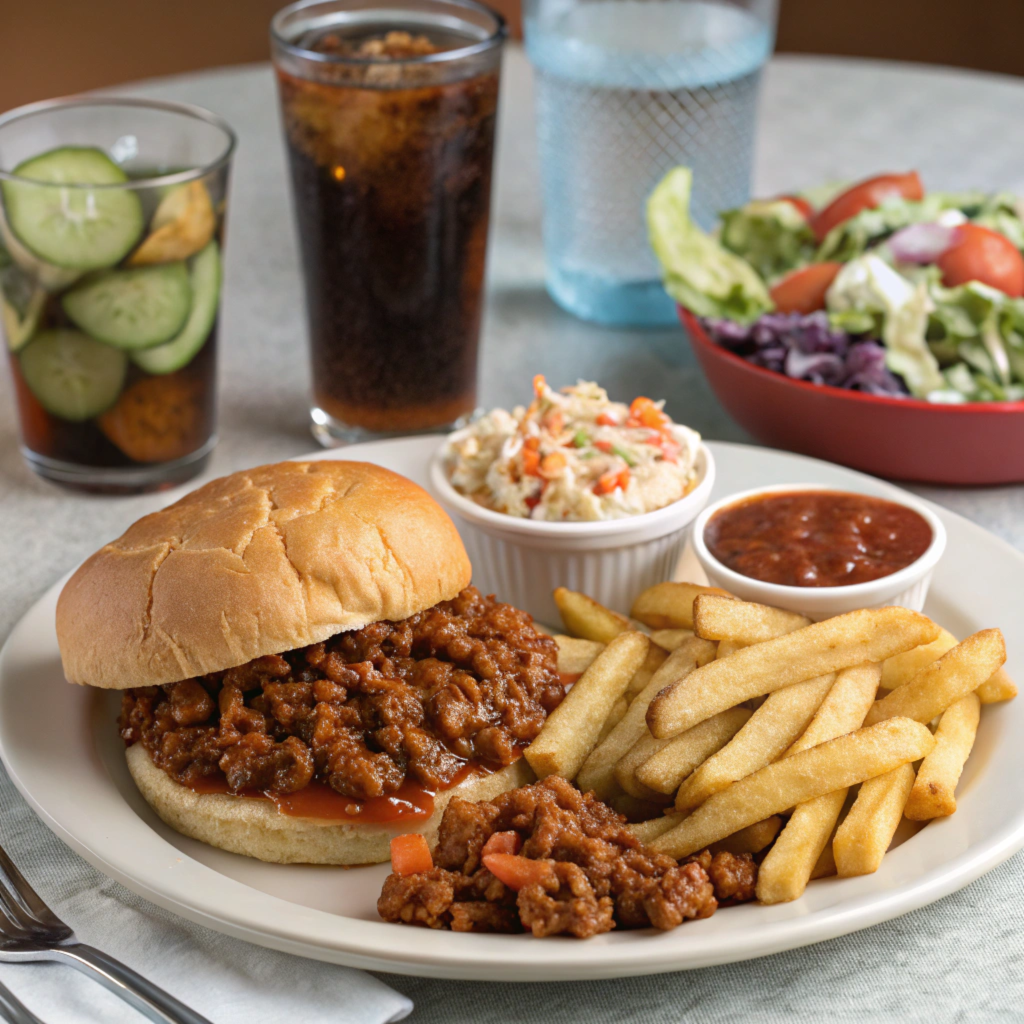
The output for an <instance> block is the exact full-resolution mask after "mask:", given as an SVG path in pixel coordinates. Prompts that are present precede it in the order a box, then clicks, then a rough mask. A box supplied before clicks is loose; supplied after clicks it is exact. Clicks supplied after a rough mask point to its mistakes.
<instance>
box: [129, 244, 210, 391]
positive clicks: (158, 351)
mask: <svg viewBox="0 0 1024 1024" xmlns="http://www.w3.org/2000/svg"><path fill="white" fill-rule="evenodd" d="M189 279H190V281H191V283H192V311H191V312H190V313H189V315H188V320H186V321H185V326H184V327H183V328H182V329H181V332H180V333H179V334H178V336H177V337H176V338H173V339H172V340H171V341H168V342H166V343H165V344H163V345H157V346H156V348H146V349H143V350H142V351H141V352H133V353H132V355H131V358H132V362H134V363H135V365H136V366H138V367H140V368H141V369H143V370H145V371H146V373H152V374H165V373H174V372H175V370H180V369H181V368H182V367H183V366H187V365H188V364H189V363H190V362H192V359H193V357H194V356H195V355H196V353H197V352H198V351H199V350H200V349H201V348H202V347H203V345H204V344H205V343H206V339H207V337H208V336H209V334H210V329H211V328H212V327H213V321H214V320H215V319H216V317H217V306H218V303H219V302H220V283H221V263H220V250H219V249H218V248H217V243H216V242H209V243H208V244H207V246H206V248H205V249H203V250H202V252H200V253H199V255H197V256H196V257H195V259H193V260H192V270H191V272H190V274H189Z"/></svg>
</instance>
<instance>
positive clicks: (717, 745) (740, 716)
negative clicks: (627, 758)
mask: <svg viewBox="0 0 1024 1024" xmlns="http://www.w3.org/2000/svg"><path fill="white" fill-rule="evenodd" d="M751 714H752V712H751V711H750V709H749V708H730V709H729V710H728V711H722V712H720V713H719V714H717V715H715V716H714V717H713V718H709V719H708V720H707V721H705V722H701V723H700V725H695V726H694V727H693V728H692V729H687V731H686V732H684V733H681V734H680V735H678V736H674V737H672V738H671V739H662V740H656V739H654V738H653V737H646V738H644V739H641V740H639V741H638V742H637V744H636V746H634V747H633V749H632V750H631V751H630V754H632V753H633V750H636V749H637V747H640V745H641V744H648V745H647V746H645V747H644V749H643V750H642V751H641V752H642V753H646V752H647V751H650V754H649V756H647V757H646V758H645V759H644V761H643V762H642V763H641V764H640V766H639V767H638V768H637V769H636V771H635V775H636V778H637V781H638V782H640V783H641V784H642V785H644V786H648V787H649V788H650V789H653V790H654V791H655V792H656V793H664V794H665V795H666V796H669V795H671V794H672V793H674V792H675V791H676V790H677V789H678V788H679V785H680V783H681V782H682V781H683V779H685V778H687V777H688V776H689V775H690V774H691V773H693V772H694V771H696V770H697V768H698V767H699V766H700V765H701V764H703V763H704V762H705V761H706V760H707V759H708V758H709V757H711V755H712V754H715V753H717V752H718V751H719V750H721V749H722V747H724V746H725V745H726V743H728V742H729V740H731V739H732V738H733V736H735V735H736V733H737V732H739V730H740V729H741V728H742V726H743V725H744V724H745V723H746V721H747V719H749V718H750V716H751Z"/></svg>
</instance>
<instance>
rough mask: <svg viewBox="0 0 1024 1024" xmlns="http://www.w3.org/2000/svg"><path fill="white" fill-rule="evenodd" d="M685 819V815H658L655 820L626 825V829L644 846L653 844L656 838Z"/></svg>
mask: <svg viewBox="0 0 1024 1024" xmlns="http://www.w3.org/2000/svg"><path fill="white" fill-rule="evenodd" d="M685 817H686V815H685V814H660V815H658V817H656V818H650V819H648V820H647V821H640V822H637V823H636V824H635V825H627V826H626V828H628V829H629V831H630V832H632V833H633V835H635V836H636V837H637V839H639V840H640V842H641V843H643V844H644V845H645V846H646V845H648V844H649V843H653V842H654V840H655V839H657V838H658V836H661V835H664V834H665V833H666V832H668V831H669V830H670V829H673V828H675V827H676V825H678V824H679V822H681V821H682V820H683V818H685Z"/></svg>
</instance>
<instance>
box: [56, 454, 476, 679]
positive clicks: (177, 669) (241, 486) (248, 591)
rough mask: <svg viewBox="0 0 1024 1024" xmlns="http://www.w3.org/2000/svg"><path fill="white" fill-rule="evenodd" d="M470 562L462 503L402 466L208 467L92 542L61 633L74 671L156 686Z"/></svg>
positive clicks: (301, 634)
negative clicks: (461, 529)
mask: <svg viewBox="0 0 1024 1024" xmlns="http://www.w3.org/2000/svg"><path fill="white" fill-rule="evenodd" d="M470 575H471V570H470V564H469V559H468V557H467V556H466V551H465V548H463V546H462V541H461V540H460V539H459V535H458V533H457V532H456V530H455V526H454V524H453V523H452V521H451V519H449V518H448V516H447V515H446V514H445V512H444V511H443V510H442V509H441V507H440V506H439V505H438V504H437V503H436V502H435V501H434V499H433V498H431V497H430V495H429V494H427V492H426V491H424V490H423V489H422V488H421V487H418V486H417V485H416V484H414V483H412V482H411V481H410V480H407V479H405V477H402V476H399V475H398V474H397V473H392V472H390V471H389V470H386V469H381V468H380V467H379V466H373V465H370V464H368V463H364V462H339V461H323V462H279V463H275V464H274V465H270V466H259V467H257V468H256V469H250V470H246V471H245V472H241V473H233V474H232V475H231V476H226V477H222V478H220V479H219V480H213V481H211V482H210V483H208V484H206V485H205V486H204V487H200V488H199V489H198V490H196V491H193V492H192V493H191V494H188V495H186V496H185V497H184V498H182V499H181V500H180V501H177V502H175V503H174V504H173V505H170V506H168V507H167V508H165V509H163V510H162V511H160V512H155V513H153V514H152V515H148V516H146V517H144V518H143V519H140V520H139V521H138V522H137V523H135V524H134V525H133V526H131V527H129V529H128V530H127V531H126V532H125V533H124V535H123V536H121V537H120V538H118V539H117V540H116V541H114V542H113V543H111V544H107V545H106V546H105V547H103V548H101V549H100V550H99V551H97V552H96V554H94V555H92V556H91V557H90V558H88V559H87V560H86V561H85V562H84V563H83V564H82V565H81V566H80V567H79V569H78V570H77V571H76V572H75V574H74V575H73V576H72V577H71V579H70V580H68V582H67V584H66V585H65V587H64V589H63V591H62V592H61V594H60V598H59V600H58V602H57V640H58V643H59V644H60V652H61V658H62V660H63V663H64V674H65V675H66V676H67V678H68V680H69V681H70V682H73V683H83V684H88V685H90V686H99V687H103V688H106V689H115V690H122V689H127V688H129V687H133V686H156V685H161V684H164V683H172V682H176V681H178V680H181V679H189V678H191V677H193V676H197V675H204V674H205V673H207V672H220V671H223V670H224V669H228V668H233V667H235V666H236V665H242V664H245V662H247V661H251V660H252V659H253V658H258V657H261V656H262V655H265V654H280V653H282V652H284V651H290V650H292V649H294V648H296V647H305V646H306V645H308V644H313V643H318V642H319V641H321V640H326V639H327V638H328V637H331V636H334V634H336V633H340V632H342V631H343V630H350V629H359V628H361V627H363V626H365V625H367V624H369V623H371V622H379V621H381V620H391V621H397V620H400V619H405V618H408V617H409V616H410V615H414V614H415V613H416V612H420V611H423V610H425V609H427V608H430V607H432V606H433V605H435V604H437V603H438V602H439V601H447V600H450V599H451V598H453V597H455V595H456V594H458V593H459V591H460V590H462V589H464V588H465V587H466V586H468V585H469V581H470Z"/></svg>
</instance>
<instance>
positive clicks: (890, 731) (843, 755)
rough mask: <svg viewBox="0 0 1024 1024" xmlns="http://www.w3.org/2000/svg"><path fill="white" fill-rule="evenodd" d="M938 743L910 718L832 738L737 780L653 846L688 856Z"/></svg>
mask: <svg viewBox="0 0 1024 1024" xmlns="http://www.w3.org/2000/svg"><path fill="white" fill-rule="evenodd" d="M934 746H935V739H934V738H933V737H932V734H931V733H930V732H929V731H928V728H927V727H926V726H924V725H921V724H920V723H919V722H912V721H910V720H909V719H905V718H903V719H896V718H893V719H889V720H888V721H885V722H879V723H878V725H873V726H871V727H869V728H865V729H859V730H858V731H857V732H853V733H848V734H847V735H846V736H839V737H837V738H836V739H834V740H827V741H826V742H824V743H821V744H819V745H818V746H816V747H811V749H810V750H802V751H800V753H799V754H793V755H792V757H785V758H783V759H782V760H781V761H776V762H775V763H774V764H770V765H768V766H767V767H765V768H762V769H761V770H760V771H758V772H754V774H753V775H748V776H747V777H746V778H745V779H740V780H739V781H738V782H734V783H733V784H732V785H731V786H729V788H728V789H724V790H723V791H722V792H721V793H716V794H715V795H714V796H713V797H711V798H710V799H709V800H706V801H705V802H704V803H703V804H701V806H700V807H698V808H697V810H695V811H694V812H693V813H692V814H691V815H689V816H688V817H687V818H684V819H683V821H682V822H680V823H679V824H678V825H677V826H676V827H675V828H674V829H672V831H671V832H666V833H665V834H664V835H663V836H659V837H658V838H657V839H656V840H655V841H654V842H653V843H652V844H651V846H652V848H653V849H655V850H657V851H658V852H659V853H667V854H669V855H670V856H672V857H686V856H688V855H689V854H691V853H696V852H697V851H698V850H703V849H704V847H705V846H708V845H710V844H711V843H716V842H718V840H719V839H724V838H725V837H726V836H730V835H732V834H733V832H738V831H739V830H740V829H741V828H746V826H747V825H753V824H754V822H755V821H762V820H764V819H765V818H768V817H771V815H773V814H780V813H781V812H783V811H785V810H786V809H787V808H789V807H793V806H795V805H796V804H801V803H804V802H806V801H807V800H813V799H814V798H815V797H819V796H822V795H823V794H825V793H831V792H833V791H834V790H837V789H843V788H845V787H847V786H852V785H854V784H855V783H858V782H863V781H864V780H865V779H871V778H874V777H875V776H876V775H882V774H884V773H885V772H889V771H892V770H893V769H894V768H898V767H899V766H900V765H901V764H907V763H908V762H910V761H916V760H917V759H918V758H920V757H924V756H925V755H926V754H928V753H929V752H930V751H931V749H932V747H934Z"/></svg>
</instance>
